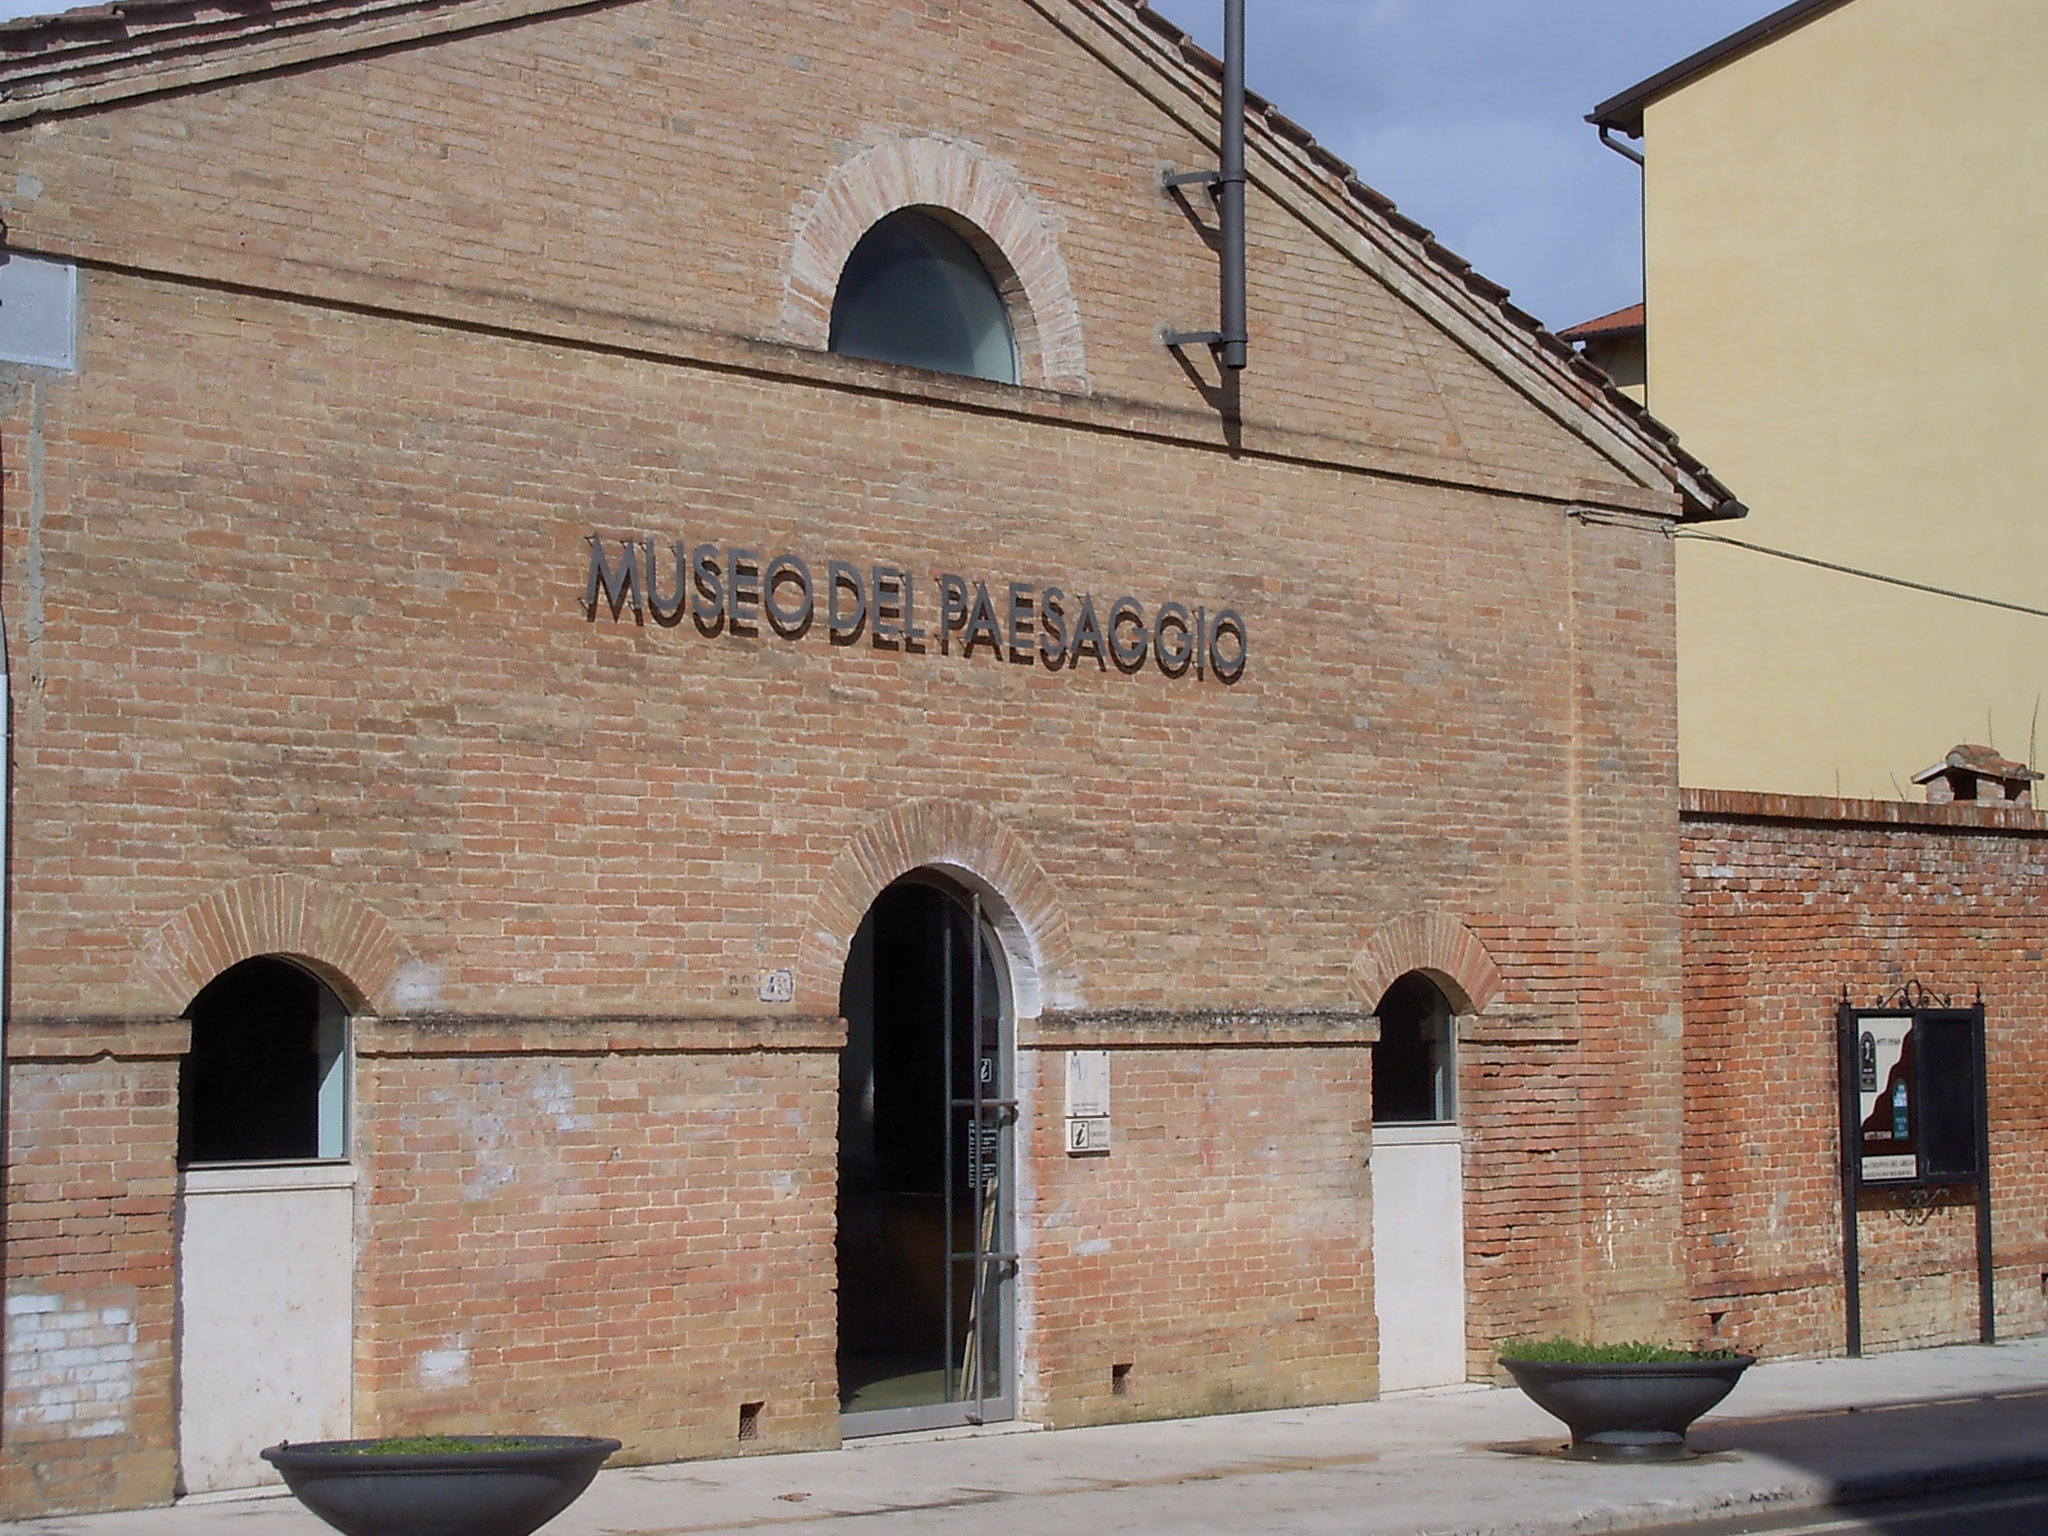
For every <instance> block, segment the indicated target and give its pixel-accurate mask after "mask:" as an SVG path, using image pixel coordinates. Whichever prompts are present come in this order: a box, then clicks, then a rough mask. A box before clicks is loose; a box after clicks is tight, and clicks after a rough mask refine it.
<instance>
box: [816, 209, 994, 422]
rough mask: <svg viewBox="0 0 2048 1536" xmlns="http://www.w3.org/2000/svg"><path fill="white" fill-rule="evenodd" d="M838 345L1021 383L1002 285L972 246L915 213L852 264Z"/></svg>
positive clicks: (886, 225)
mask: <svg viewBox="0 0 2048 1536" xmlns="http://www.w3.org/2000/svg"><path fill="white" fill-rule="evenodd" d="M830 346H831V349H832V350H833V351H834V352H837V353H840V354H841V355H842V356H846V357H865V358H871V359H873V360H874V361H876V362H882V363H907V364H909V365H910V366H911V367H913V368H930V369H932V370H933V371H935V372H938V373H960V374H965V375H967V376H968V377H969V378H975V379H993V380H995V381H996V382H997V383H999V384H1014V383H1016V382H1017V343H1016V339H1015V338H1014V337H1013V336H1012V335H1011V333H1010V316H1009V311H1008V309H1007V308H1006V307H1005V306H1004V304H1003V296H1002V294H1001V293H1000V292H998V291H997V288H996V284H995V279H994V278H992V277H990V276H989V271H988V268H987V267H985V266H984V265H982V261H981V258H980V257H978V256H976V255H975V254H974V248H973V247H972V246H970V245H969V244H968V243H967V242H966V241H965V240H963V239H962V238H961V237H960V236H959V235H957V234H955V233H954V232H953V231H952V230H951V229H948V228H947V227H946V226H945V225H944V224H942V223H940V222H939V221H938V220H937V219H935V218H933V217H932V216H931V215H930V214H928V213H920V212H918V211H917V210H916V209H913V208H906V209H902V210H900V211H899V212H896V213H892V214H890V215H889V216H888V217H887V218H885V219H883V220H882V221H881V222H880V223H879V224H876V225H875V226H874V228H872V229H870V230H869V231H868V232H867V233H866V234H865V235H862V236H861V239H860V244H858V245H856V246H855V247H854V248H853V254H852V255H850V256H848V257H847V258H846V266H845V268H844V270H843V271H842V272H841V273H840V276H839V288H838V291H837V292H836V293H835V294H834V295H833V299H832V338H831V342H830Z"/></svg>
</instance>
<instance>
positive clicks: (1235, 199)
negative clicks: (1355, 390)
mask: <svg viewBox="0 0 2048 1536" xmlns="http://www.w3.org/2000/svg"><path fill="white" fill-rule="evenodd" d="M1222 172H1223V174H1222V177H1221V179H1220V181H1219V184H1218V186H1217V188H1216V191H1217V207H1218V212H1219V213H1220V215H1221V220H1222V225H1223V366H1224V367H1226V368H1242V367H1244V365H1245V353H1246V347H1247V342H1248V340H1249V338H1248V337H1247V335H1246V326H1245V296H1244V289H1245V273H1244V268H1245V239H1244V0H1224V3H1223V164H1222Z"/></svg>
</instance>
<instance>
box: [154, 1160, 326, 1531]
mask: <svg viewBox="0 0 2048 1536" xmlns="http://www.w3.org/2000/svg"><path fill="white" fill-rule="evenodd" d="M179 1196H180V1198H179V1207H180V1212H179V1214H180V1223H179V1237H178V1468H179V1484H180V1491H181V1492H183V1493H187V1494H193V1493H211V1492H216V1491H219V1490H221V1489H228V1488H253V1487H257V1486H260V1485H262V1484H265V1483H274V1482H276V1481H278V1478H277V1474H276V1473H275V1472H273V1471H272V1470H271V1469H270V1464H269V1463H268V1462H265V1461H263V1460H262V1459H261V1458H259V1457H258V1456H257V1454H256V1453H257V1452H258V1451H260V1450H261V1449H262V1448H263V1447H264V1446H266V1445H275V1444H277V1442H278V1441H280V1440H333V1439H343V1438H346V1437H347V1435H348V1434H349V1432H350V1429H351V1427H352V1419H353V1408H354V1402H353V1390H352V1388H353V1374H354V1372H353V1366H354V1360H353V1349H354V1335H355V1318H354V1288H355V1287H354V1276H355V1169H354V1168H352V1167H350V1166H349V1165H348V1164H346V1163H260V1164H250V1165H247V1166H236V1167H227V1166H221V1167H213V1168H194V1169H189V1170H187V1171H186V1173H185V1175H184V1177H183V1179H182V1180H181V1182H180V1187H179Z"/></svg>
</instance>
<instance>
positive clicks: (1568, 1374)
mask: <svg viewBox="0 0 2048 1536" xmlns="http://www.w3.org/2000/svg"><path fill="white" fill-rule="evenodd" d="M1501 1364H1502V1365H1504V1366H1506V1367H1507V1369H1508V1374H1509V1375H1511V1376H1513V1377H1514V1378H1515V1385H1516V1386H1518V1387H1520V1388H1521V1389H1522V1391H1523V1392H1525V1393H1526V1394H1528V1397H1529V1400H1530V1401H1531V1402H1533V1403H1534V1404H1535V1405H1536V1406H1537V1407H1539V1408H1541V1409H1542V1410H1543V1411H1544V1412H1545V1413H1548V1414H1551V1415H1553V1416H1555V1417H1557V1418H1560V1419H1563V1420H1564V1422H1565V1423H1566V1424H1567V1425H1569V1426H1570V1427H1571V1432H1572V1448H1571V1450H1570V1451H1569V1452H1567V1454H1568V1455H1571V1456H1576V1457H1578V1458H1580V1459H1582V1460H1586V1461H1680V1460H1682V1459H1684V1457H1685V1454H1686V1451H1685V1432H1686V1430H1687V1428H1688V1427H1690V1425H1691V1424H1692V1421H1693V1420H1694V1419H1696V1418H1698V1417H1699V1416H1700V1415H1701V1414H1703V1413H1705V1412H1706V1411H1707V1410H1708V1409H1709V1408H1711V1407H1713V1406H1714V1404H1716V1403H1718V1402H1720V1401H1721V1399H1722V1398H1724V1397H1726V1396H1727V1395H1728V1394H1729V1393H1730V1392H1732V1391H1733V1390H1734V1389H1735V1383H1736V1382H1737V1381H1739V1380H1740V1379H1741V1378H1742V1373H1743V1372H1744V1371H1746V1370H1748V1369H1749V1368H1750V1367H1751V1366H1752V1365H1755V1364H1756V1357H1755V1356H1753V1355H1737V1356H1736V1357H1735V1358H1734V1359H1732V1360H1672V1361H1661V1360H1660V1361H1656V1362H1649V1361H1643V1362H1618V1363H1617V1362H1604V1363H1595V1362H1592V1361H1577V1360H1512V1359H1504V1360H1502V1361H1501Z"/></svg>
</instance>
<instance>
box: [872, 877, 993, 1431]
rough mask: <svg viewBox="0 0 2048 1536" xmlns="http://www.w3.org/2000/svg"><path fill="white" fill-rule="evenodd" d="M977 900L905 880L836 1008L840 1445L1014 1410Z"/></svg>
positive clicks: (986, 973) (986, 936) (890, 893)
mask: <svg viewBox="0 0 2048 1536" xmlns="http://www.w3.org/2000/svg"><path fill="white" fill-rule="evenodd" d="M1000 953H1001V952H1000V950H999V949H998V948H997V947H996V945H995V944H994V942H993V940H992V937H991V935H990V933H989V930H988V927H987V925H986V924H985V923H984V922H983V921H982V920H981V913H980V908H979V904H978V902H976V901H975V899H974V898H972V897H967V898H964V899H963V898H962V897H961V896H959V895H957V894H956V893H955V892H954V890H953V889H952V888H951V887H950V886H946V885H941V884H939V883H938V881H937V880H936V879H935V878H934V879H926V878H923V877H920V876H915V875H913V876H910V877H908V878H906V879H904V880H901V881H898V882H897V883H896V884H895V885H893V886H891V887H889V889H888V890H886V891H884V892H883V893H882V894H881V895H880V896H879V897H878V898H876V901H875V904H874V906H873V907H872V908H870V909H869V911H868V915H867V917H866V919H865V920H864V921H863V922H862V924H861V928H860V932H859V934H858V935H856V937H855V939H854V942H853V948H852V950H851V951H850V952H849V954H848V956H847V964H846V976H845V980H844V982H843V984H842V986H841V988H840V1001H839V1009H840V1012H841V1013H842V1014H844V1015H845V1017H846V1021H847V1043H846V1050H845V1053H844V1055H843V1056H842V1057H841V1061H840V1079H839V1101H840V1108H839V1242H838V1259H839V1351H838V1360H839V1403H840V1409H841V1411H842V1413H843V1414H844V1420H843V1424H842V1430H843V1432H844V1433H845V1434H848V1435H861V1434H883V1433H892V1432H895V1431H899V1430H905V1429H919V1428H936V1427H941V1426H944V1425H951V1424H973V1423H982V1422H988V1421H992V1420H996V1419H1006V1418H1009V1417H1011V1416H1012V1414H1013V1413H1014V1411H1015V1410H1014V1397H1015V1393H1014V1387H1013V1361H1012V1359H1011V1353H1012V1350H1011V1338H1012V1330H1013V1327H1014V1312H1015V1307H1014V1302H1013V1296H1012V1292H1013V1285H1012V1280H1013V1277H1014V1276H1015V1273H1016V1254H1015V1252H1014V1251H1013V1241H1012V1237H1011V1232H1012V1215H1013V1193H1012V1191H1013V1183H1014V1181H1013V1179H1012V1177H1011V1168H1012V1162H1013V1157H1014V1148H1013V1138H1014V1127H1015V1122H1016V1098H1015V1090H1014V1088H1013V1086H1012V1077H1011V1066H1010V1054H1011V1052H1010V1038H1009V1010H1008V1006H1007V1002H1008V986H1007V975H1006V973H1005V972H1004V971H1003V969H1002V966H1001V961H1000Z"/></svg>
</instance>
